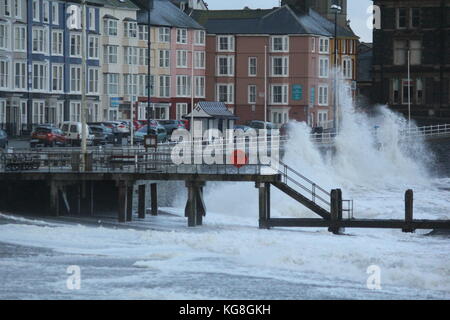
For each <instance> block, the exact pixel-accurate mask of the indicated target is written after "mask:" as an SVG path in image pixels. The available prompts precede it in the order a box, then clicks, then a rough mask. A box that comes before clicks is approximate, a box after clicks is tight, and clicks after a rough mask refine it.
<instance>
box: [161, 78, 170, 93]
mask: <svg viewBox="0 0 450 320" xmlns="http://www.w3.org/2000/svg"><path fill="white" fill-rule="evenodd" d="M159 96H160V97H161V98H169V97H170V76H159Z"/></svg>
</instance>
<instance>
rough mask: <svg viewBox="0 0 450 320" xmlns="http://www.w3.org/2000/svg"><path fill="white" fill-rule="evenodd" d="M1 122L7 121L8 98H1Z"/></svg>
mask: <svg viewBox="0 0 450 320" xmlns="http://www.w3.org/2000/svg"><path fill="white" fill-rule="evenodd" d="M0 123H6V100H0Z"/></svg>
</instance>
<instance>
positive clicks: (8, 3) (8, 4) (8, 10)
mask: <svg viewBox="0 0 450 320" xmlns="http://www.w3.org/2000/svg"><path fill="white" fill-rule="evenodd" d="M4 1H5V3H4V8H5V16H6V17H11V1H12V0H4Z"/></svg>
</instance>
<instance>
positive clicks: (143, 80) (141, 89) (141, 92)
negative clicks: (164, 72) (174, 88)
mask: <svg viewBox="0 0 450 320" xmlns="http://www.w3.org/2000/svg"><path fill="white" fill-rule="evenodd" d="M147 84H148V76H147V75H146V74H139V75H138V94H137V95H138V96H140V97H144V96H147V94H148V92H147V89H148V87H147ZM154 95H155V76H153V75H151V76H150V96H151V97H153V96H154Z"/></svg>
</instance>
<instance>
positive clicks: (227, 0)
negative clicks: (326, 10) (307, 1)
mask: <svg viewBox="0 0 450 320" xmlns="http://www.w3.org/2000/svg"><path fill="white" fill-rule="evenodd" d="M206 2H207V3H208V5H209V8H210V9H211V10H217V9H242V8H243V7H245V6H248V7H250V8H252V9H256V8H272V7H276V6H278V5H279V3H280V1H279V0H206ZM371 4H372V1H371V0H348V11H349V12H348V16H349V19H350V20H351V26H352V28H353V31H355V33H356V34H357V35H358V36H359V37H361V41H364V42H372V30H370V29H369V28H367V26H366V22H367V19H368V18H369V15H368V14H367V8H368V7H369V6H370V5H371Z"/></svg>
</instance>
